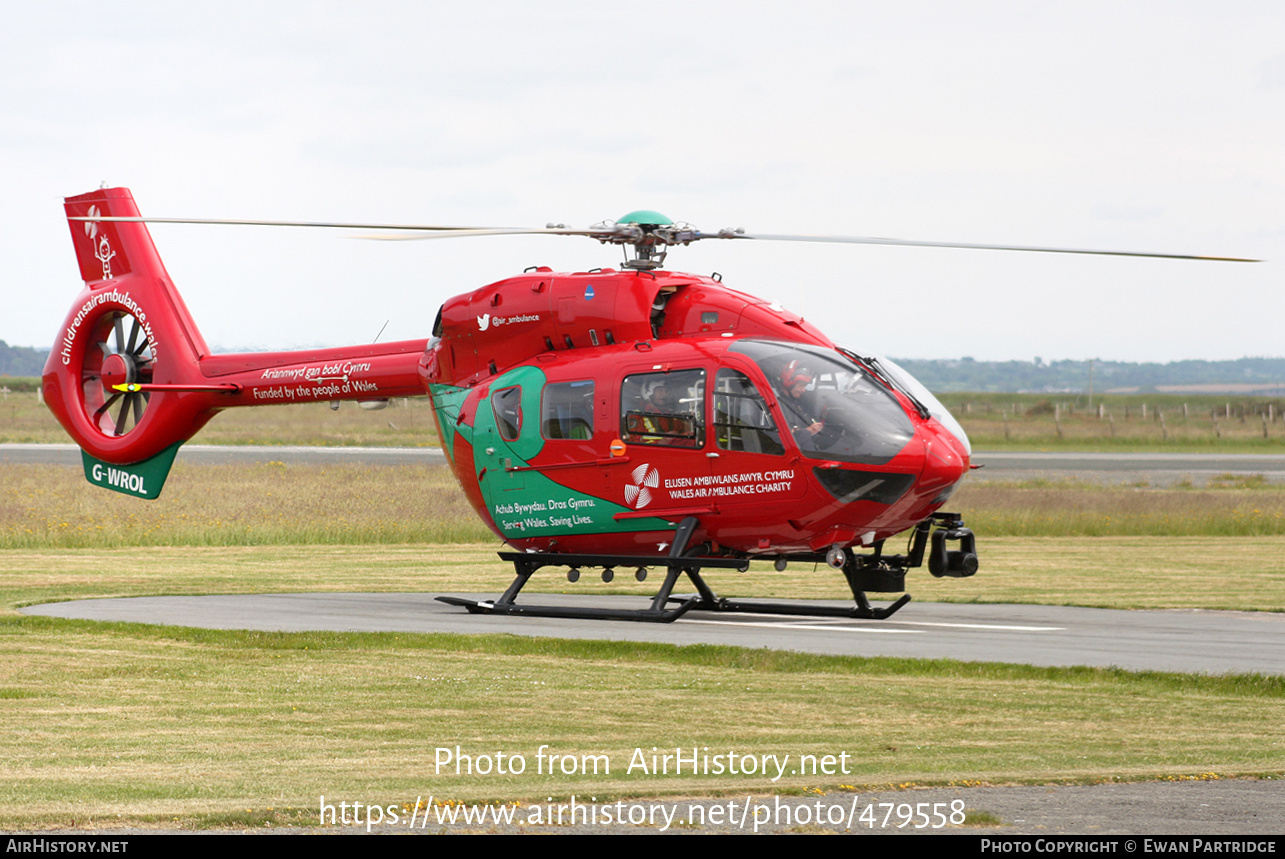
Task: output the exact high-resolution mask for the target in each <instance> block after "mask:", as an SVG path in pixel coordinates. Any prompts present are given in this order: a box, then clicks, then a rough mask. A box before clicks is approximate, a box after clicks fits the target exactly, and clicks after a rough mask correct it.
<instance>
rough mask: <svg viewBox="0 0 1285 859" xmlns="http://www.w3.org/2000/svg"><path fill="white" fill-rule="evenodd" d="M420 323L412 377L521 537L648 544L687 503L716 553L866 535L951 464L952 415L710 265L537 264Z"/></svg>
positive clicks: (573, 547) (890, 529)
mask: <svg viewBox="0 0 1285 859" xmlns="http://www.w3.org/2000/svg"><path fill="white" fill-rule="evenodd" d="M434 334H435V337H434V339H432V340H431V341H429V343H428V345H427V348H426V350H425V352H424V358H423V360H422V361H421V363H420V374H421V378H422V380H423V382H424V386H425V389H426V390H427V391H428V392H429V393H430V395H431V396H432V399H433V408H434V413H435V415H436V418H437V423H438V428H439V431H440V433H441V439H442V444H443V448H444V450H445V451H446V453H447V456H448V457H449V459H450V462H451V466H452V468H453V469H454V471H455V474H456V476H457V478H458V479H459V482H460V485H461V486H462V487H463V489H464V491H465V492H466V494H467V495H468V498H469V500H470V502H471V503H472V505H473V507H474V508H475V510H476V511H477V513H478V515H479V516H481V517H482V518H483V519H484V520H485V521H486V522H487V524H488V525H490V527H491V528H492V529H493V530H494V531H495V532H496V533H497V534H498V535H499V536H500V537H502V538H503V539H504V540H505V541H507V542H508V543H510V544H512V545H514V546H516V547H518V548H521V549H524V550H534V551H552V552H590V551H593V552H608V553H611V552H617V553H622V554H664V553H665V551H666V550H667V549H668V547H669V546H670V544H671V541H672V538H673V532H674V527H675V523H676V522H678V521H680V520H682V519H684V518H686V517H689V516H693V517H696V518H697V519H698V520H699V521H700V523H701V528H700V530H699V532H698V535H697V539H700V540H702V541H704V542H706V543H708V544H709V545H710V548H711V550H712V551H715V552H720V551H730V552H734V553H742V554H748V555H783V554H790V553H799V552H817V551H824V550H826V549H828V548H831V547H836V546H837V547H848V546H857V545H864V546H869V545H873V544H874V543H876V542H878V541H880V540H883V539H885V538H886V537H889V536H891V535H893V534H896V533H899V532H901V531H904V530H906V529H908V528H912V527H914V526H915V525H916V524H917V523H919V522H921V521H922V520H924V519H925V518H926V517H927V516H929V515H930V514H931V513H933V512H934V511H936V510H937V509H938V508H939V507H940V506H941V505H942V504H943V503H944V502H945V501H946V499H947V498H948V497H949V495H950V491H951V489H952V488H953V487H954V486H955V484H957V483H958V481H959V480H960V478H961V477H962V476H963V475H964V474H965V473H966V472H967V470H968V467H969V453H968V448H967V440H966V438H963V437H962V435H963V434H962V431H961V430H959V429H958V427H957V425H954V426H953V427H948V426H945V425H943V423H942V422H941V421H939V420H938V419H937V417H935V416H933V415H927V416H925V415H924V413H923V410H922V409H920V408H917V407H916V406H917V404H915V403H913V402H912V401H911V400H910V398H908V397H907V396H906V395H904V394H902V393H900V392H899V391H897V390H894V389H893V386H892V385H890V384H889V383H888V381H887V380H886V379H884V378H882V377H880V376H879V375H878V374H877V373H875V372H874V371H872V369H871V368H870V367H868V366H864V365H862V364H861V363H859V362H857V361H855V360H853V359H852V358H851V357H850V356H849V355H847V354H845V353H844V352H841V351H840V350H838V349H837V348H836V347H835V345H834V344H833V343H832V342H831V341H830V340H829V339H828V338H827V337H826V336H825V335H824V334H823V333H822V332H821V331H820V330H819V329H817V328H816V327H815V326H813V325H811V324H810V323H808V322H806V321H805V320H803V319H802V318H801V317H799V316H797V315H795V314H793V313H791V312H789V311H787V310H785V309H783V308H781V307H779V306H776V305H773V304H770V303H768V302H765V301H762V300H760V299H757V298H754V297H752V296H749V295H746V294H744V293H741V292H737V291H736V290H732V289H729V288H728V287H725V286H723V285H722V284H721V283H720V282H719V281H717V280H714V279H712V278H708V277H699V276H694V275H686V274H678V273H670V272H635V271H614V270H611V269H603V270H598V271H594V272H588V273H576V274H564V273H554V272H553V271H552V270H550V269H544V268H541V269H536V270H534V271H531V272H528V273H527V274H525V275H522V276H520V277H515V278H510V279H507V280H504V281H501V282H499V283H495V284H492V285H490V286H487V287H484V288H482V289H479V290H477V291H475V292H473V293H471V294H469V295H464V296H460V297H458V298H455V299H452V300H451V301H449V302H447V303H446V304H445V305H443V307H442V310H441V313H440V316H439V318H438V321H437V323H436V325H435V329H434ZM790 366H793V367H794V368H795V369H796V370H797V369H799V368H803V369H804V372H806V373H807V374H809V378H808V383H807V385H805V386H800V387H801V388H802V389H800V387H796V388H795V389H794V390H793V391H792V390H791V389H790V388H789V387H787V386H786V385H785V383H784V381H783V377H782V374H783V373H785V372H786V369H787V367H790ZM952 423H953V422H952Z"/></svg>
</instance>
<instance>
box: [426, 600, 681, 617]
mask: <svg viewBox="0 0 1285 859" xmlns="http://www.w3.org/2000/svg"><path fill="white" fill-rule="evenodd" d="M437 599H438V601H440V602H444V603H447V604H448V605H457V606H460V607H461V608H465V609H468V612H469V614H513V615H527V616H529V617H561V618H573V619H574V618H579V619H584V620H632V621H639V622H642V623H672V622H673V621H675V620H678V619H679V618H680V617H682V616H683V615H685V614H687V612H689V611H691V610H692V609H693V608H694V607H695V606H696V605H697V603H699V602H700V597H698V596H691V597H687V598H686V599H684V600H682V601H681V602H680V603H679V605H677V606H676V607H674V608H671V609H662V610H660V611H657V610H654V609H634V610H631V609H606V608H576V607H575V606H554V605H519V604H518V603H512V602H511V603H500V602H492V601H490V600H467V599H463V598H461V597H438V598H437Z"/></svg>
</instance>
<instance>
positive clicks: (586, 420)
mask: <svg viewBox="0 0 1285 859" xmlns="http://www.w3.org/2000/svg"><path fill="white" fill-rule="evenodd" d="M540 433H541V434H542V435H543V436H544V437H545V438H547V439H590V438H593V381H592V380H585V381H583V382H559V383H557V384H553V385H545V386H544V396H543V398H542V400H541V403H540Z"/></svg>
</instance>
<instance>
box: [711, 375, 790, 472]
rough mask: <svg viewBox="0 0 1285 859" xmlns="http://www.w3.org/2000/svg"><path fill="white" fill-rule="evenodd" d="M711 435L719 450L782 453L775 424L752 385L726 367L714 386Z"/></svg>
mask: <svg viewBox="0 0 1285 859" xmlns="http://www.w3.org/2000/svg"><path fill="white" fill-rule="evenodd" d="M714 433H715V435H716V436H717V438H718V446H719V448H720V449H721V450H743V451H746V452H748V453H772V454H781V453H785V448H784V447H783V446H782V444H781V434H780V433H779V432H777V429H776V421H774V420H773V419H772V413H771V412H770V411H768V408H767V403H765V402H764V401H763V398H762V397H761V396H759V392H758V390H757V389H755V387H754V383H753V382H751V381H750V380H749V377H748V376H746V375H745V374H744V373H741V372H739V371H737V370H732V369H728V368H726V367H724V368H723V369H721V370H719V371H718V377H717V379H716V380H715V383H714Z"/></svg>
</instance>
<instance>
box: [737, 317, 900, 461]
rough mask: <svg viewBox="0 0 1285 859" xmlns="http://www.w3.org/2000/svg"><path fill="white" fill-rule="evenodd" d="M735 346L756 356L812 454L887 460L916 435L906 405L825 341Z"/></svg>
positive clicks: (801, 446) (796, 432) (752, 357)
mask: <svg viewBox="0 0 1285 859" xmlns="http://www.w3.org/2000/svg"><path fill="white" fill-rule="evenodd" d="M729 351H731V352H739V353H741V354H742V355H745V356H746V357H747V358H749V359H750V360H752V361H754V363H756V364H757V365H758V366H759V369H761V370H762V371H763V375H764V376H766V377H767V380H768V382H769V383H770V384H771V385H772V389H773V391H774V392H775V393H776V400H777V402H778V403H779V404H780V408H781V414H782V416H783V417H784V418H785V424H786V426H787V427H788V428H789V432H790V434H791V435H792V436H793V437H794V441H795V443H796V444H798V446H799V450H800V451H802V452H803V453H804V454H805V455H807V456H813V457H817V458H820V459H834V460H839V461H842V462H860V463H865V464H868V465H882V464H884V463H886V462H888V461H889V460H891V459H892V458H893V457H895V456H896V455H897V454H898V453H899V452H900V451H901V449H902V448H904V447H905V446H906V444H907V443H909V441H910V439H911V438H912V437H913V436H914V433H915V428H914V425H913V424H911V422H910V418H909V417H907V415H906V413H905V411H904V410H903V409H902V407H901V404H900V403H899V402H898V401H897V399H896V397H894V396H893V395H892V393H891V392H889V391H888V389H887V388H885V387H884V386H883V385H881V384H880V383H879V382H877V381H876V380H875V379H873V378H871V377H870V376H869V375H868V374H867V372H866V371H865V370H864V369H862V368H861V367H859V366H857V365H856V364H854V363H853V362H851V361H849V360H845V359H844V358H843V357H842V356H840V355H838V354H836V353H835V352H833V351H831V350H828V349H823V348H821V347H819V346H805V345H800V344H796V343H779V342H774V341H764V340H742V341H740V342H738V343H736V344H735V345H734V346H732V347H731V348H730V349H729Z"/></svg>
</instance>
